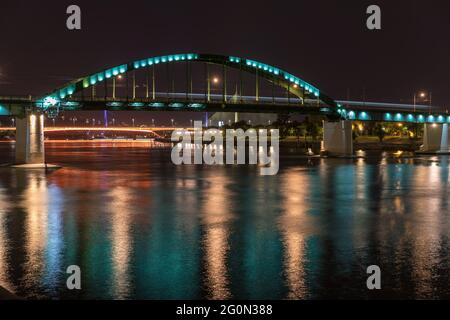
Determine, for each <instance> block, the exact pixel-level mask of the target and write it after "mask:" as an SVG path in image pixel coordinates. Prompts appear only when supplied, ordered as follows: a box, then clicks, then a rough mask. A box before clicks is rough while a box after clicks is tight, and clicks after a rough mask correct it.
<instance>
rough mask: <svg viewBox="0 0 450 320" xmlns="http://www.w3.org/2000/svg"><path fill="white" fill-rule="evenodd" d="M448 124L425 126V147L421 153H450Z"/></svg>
mask: <svg viewBox="0 0 450 320" xmlns="http://www.w3.org/2000/svg"><path fill="white" fill-rule="evenodd" d="M448 130H449V128H448V124H447V123H444V124H428V123H427V124H425V127H424V130H423V145H422V146H421V147H420V151H419V152H423V153H450V146H449V139H448Z"/></svg>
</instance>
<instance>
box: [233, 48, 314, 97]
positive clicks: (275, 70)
mask: <svg viewBox="0 0 450 320" xmlns="http://www.w3.org/2000/svg"><path fill="white" fill-rule="evenodd" d="M228 59H229V61H230V62H233V63H241V62H244V63H245V65H246V66H247V67H251V68H254V69H257V70H262V71H264V72H267V73H269V74H273V75H276V76H281V77H283V78H284V79H285V80H286V81H288V82H289V83H291V84H292V85H293V86H294V85H296V86H299V87H300V88H303V89H304V90H305V91H306V92H308V93H310V94H312V95H314V96H315V97H319V96H320V90H319V89H317V88H316V87H314V86H313V85H311V84H309V83H308V82H306V81H304V80H302V79H300V78H299V77H296V76H294V75H292V74H290V73H288V72H286V71H283V70H281V69H279V68H276V67H273V66H271V65H268V64H265V63H262V62H258V61H255V60H250V59H243V58H239V57H231V56H230V57H228Z"/></svg>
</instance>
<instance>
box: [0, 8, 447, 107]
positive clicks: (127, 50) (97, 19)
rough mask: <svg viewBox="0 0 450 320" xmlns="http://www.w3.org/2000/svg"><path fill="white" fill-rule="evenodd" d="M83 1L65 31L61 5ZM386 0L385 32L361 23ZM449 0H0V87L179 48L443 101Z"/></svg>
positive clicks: (22, 89)
mask: <svg viewBox="0 0 450 320" xmlns="http://www.w3.org/2000/svg"><path fill="white" fill-rule="evenodd" d="M70 4H77V5H79V6H80V7H81V9H82V28H83V29H82V30H81V31H68V30H67V29H66V26H65V23H66V18H67V15H66V13H65V11H66V8H67V6H68V5H70ZM370 4H378V5H379V6H380V7H381V9H382V30H381V31H369V30H367V29H366V27H365V21H366V17H367V15H366V13H365V11H366V8H367V6H368V5H370ZM449 34H450V2H449V1H448V0H428V1H424V0H420V1H419V0H413V1H411V0H396V1H392V0H390V1H365V0H309V1H304V0H295V1H283V0H277V1H272V0H264V1H246V0H236V1H211V0H209V1H203V0H191V1H177V0H172V1H168V0H164V1H162V0H161V1H149V0H147V1H144V0H127V1H123V0H122V1H112V0H109V1H93V0H90V1H79V0H72V1H65V0H58V1H49V0H39V1H29V0H27V1H24V0H14V1H10V0H1V2H0V74H1V76H0V77H1V78H0V94H28V93H32V94H42V93H44V92H48V91H51V90H52V89H53V88H55V87H57V86H60V85H62V84H63V83H64V82H65V81H67V80H71V79H73V78H75V77H79V76H83V75H85V74H89V73H94V72H96V71H99V70H101V69H104V68H105V67H108V66H112V65H117V64H121V63H125V62H129V61H131V60H135V59H139V58H144V57H151V56H154V55H160V54H171V53H178V52H199V53H217V54H225V55H236V56H242V57H247V58H253V59H255V60H259V61H263V62H266V63H269V64H273V65H276V66H279V67H281V68H283V69H285V70H287V71H289V72H291V73H293V74H295V75H298V76H300V77H301V78H303V79H305V80H306V81H309V82H311V83H314V84H316V85H317V86H318V87H319V88H320V89H321V90H322V91H324V92H327V93H328V94H329V95H330V96H332V97H334V98H336V99H343V98H346V96H347V89H348V88H349V90H350V98H352V99H360V98H362V96H363V91H364V89H363V88H365V96H366V99H367V100H381V101H392V102H400V101H402V102H408V100H409V102H410V100H412V95H413V92H414V91H415V90H419V89H426V90H429V91H432V93H433V104H440V105H450V90H449V88H450V81H449V77H450V64H449V57H450V41H449Z"/></svg>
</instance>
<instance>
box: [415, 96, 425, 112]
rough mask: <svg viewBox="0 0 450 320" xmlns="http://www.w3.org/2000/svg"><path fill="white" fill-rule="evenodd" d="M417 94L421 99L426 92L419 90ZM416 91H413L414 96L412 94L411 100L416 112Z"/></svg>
mask: <svg viewBox="0 0 450 320" xmlns="http://www.w3.org/2000/svg"><path fill="white" fill-rule="evenodd" d="M418 95H419V98H421V99H424V98H425V97H426V96H427V94H426V93H425V92H424V91H420V92H419V93H418ZM417 98H418V97H417V93H416V92H414V96H413V101H414V112H416V103H417Z"/></svg>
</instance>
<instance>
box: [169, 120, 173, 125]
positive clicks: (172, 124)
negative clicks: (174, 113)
mask: <svg viewBox="0 0 450 320" xmlns="http://www.w3.org/2000/svg"><path fill="white" fill-rule="evenodd" d="M170 122H172V127H173V119H170Z"/></svg>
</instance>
